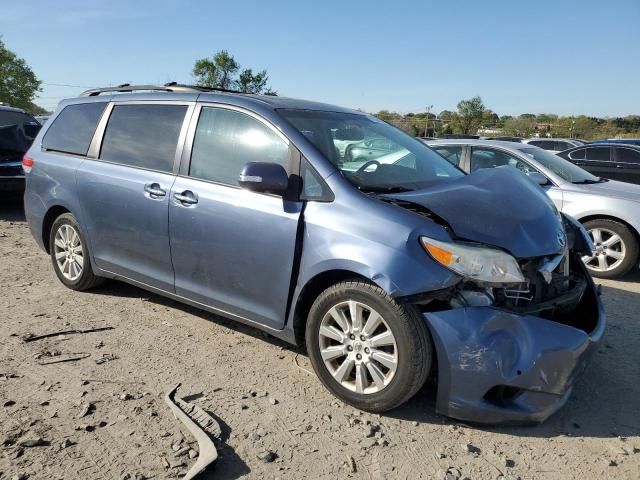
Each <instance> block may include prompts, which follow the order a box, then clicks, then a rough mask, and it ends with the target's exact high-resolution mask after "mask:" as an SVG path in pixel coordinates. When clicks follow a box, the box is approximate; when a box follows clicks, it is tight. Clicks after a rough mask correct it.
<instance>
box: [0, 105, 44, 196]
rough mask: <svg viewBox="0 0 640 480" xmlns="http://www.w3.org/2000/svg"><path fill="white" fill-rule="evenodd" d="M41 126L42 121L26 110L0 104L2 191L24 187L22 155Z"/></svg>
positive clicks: (19, 189)
mask: <svg viewBox="0 0 640 480" xmlns="http://www.w3.org/2000/svg"><path fill="white" fill-rule="evenodd" d="M40 127H41V125H40V123H39V122H38V121H37V120H36V119H35V118H34V117H32V116H31V115H29V114H28V113H27V112H25V111H24V110H21V109H19V108H13V107H8V106H6V105H0V191H12V192H13V191H18V192H19V191H21V190H22V189H24V171H23V170H22V156H23V155H24V154H25V152H26V151H27V150H28V149H29V147H30V146H31V143H33V139H34V138H35V137H36V135H37V134H38V132H39V131H40Z"/></svg>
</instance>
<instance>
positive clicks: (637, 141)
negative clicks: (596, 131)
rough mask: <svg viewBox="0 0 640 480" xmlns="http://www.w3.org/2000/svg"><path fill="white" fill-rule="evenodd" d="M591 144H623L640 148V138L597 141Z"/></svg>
mask: <svg viewBox="0 0 640 480" xmlns="http://www.w3.org/2000/svg"><path fill="white" fill-rule="evenodd" d="M590 143H621V144H626V145H637V146H640V138H609V139H604V140H595V141H593V142H590Z"/></svg>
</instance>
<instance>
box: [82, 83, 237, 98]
mask: <svg viewBox="0 0 640 480" xmlns="http://www.w3.org/2000/svg"><path fill="white" fill-rule="evenodd" d="M142 90H147V91H149V90H150V91H162V92H227V93H244V92H241V91H239V90H229V89H226V88H215V87H200V86H198V85H180V84H178V83H176V82H170V83H165V84H164V85H131V84H129V83H123V84H122V85H118V86H117V87H105V88H92V89H91V90H86V91H84V92H82V93H81V94H80V96H81V97H95V96H97V95H100V94H101V93H113V92H136V91H142Z"/></svg>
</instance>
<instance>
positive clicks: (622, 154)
mask: <svg viewBox="0 0 640 480" xmlns="http://www.w3.org/2000/svg"><path fill="white" fill-rule="evenodd" d="M614 155H615V160H616V162H621V163H637V164H640V150H633V149H631V148H623V147H616V148H615V150H614Z"/></svg>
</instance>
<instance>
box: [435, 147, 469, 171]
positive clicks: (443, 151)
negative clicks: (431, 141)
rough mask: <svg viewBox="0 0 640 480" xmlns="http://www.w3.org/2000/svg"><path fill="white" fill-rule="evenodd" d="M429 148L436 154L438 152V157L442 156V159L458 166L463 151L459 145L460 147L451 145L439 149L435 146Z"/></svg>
mask: <svg viewBox="0 0 640 480" xmlns="http://www.w3.org/2000/svg"><path fill="white" fill-rule="evenodd" d="M431 148H432V149H433V150H435V151H436V152H438V153H439V154H440V155H442V156H443V157H444V158H446V159H447V160H449V161H450V162H451V163H453V164H454V165H456V166H460V160H461V159H462V149H463V147H462V146H461V145H460V146H454V145H451V146H447V147H444V146H443V147H441V146H438V145H436V146H434V147H431Z"/></svg>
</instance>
